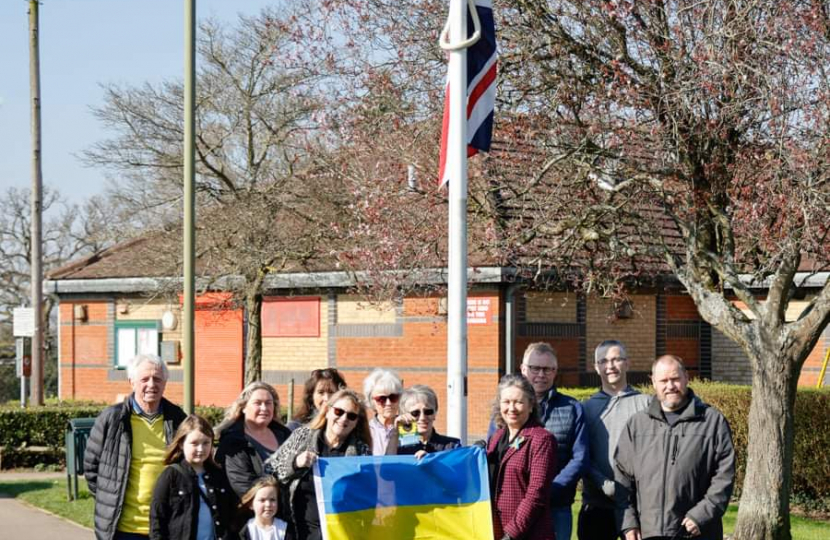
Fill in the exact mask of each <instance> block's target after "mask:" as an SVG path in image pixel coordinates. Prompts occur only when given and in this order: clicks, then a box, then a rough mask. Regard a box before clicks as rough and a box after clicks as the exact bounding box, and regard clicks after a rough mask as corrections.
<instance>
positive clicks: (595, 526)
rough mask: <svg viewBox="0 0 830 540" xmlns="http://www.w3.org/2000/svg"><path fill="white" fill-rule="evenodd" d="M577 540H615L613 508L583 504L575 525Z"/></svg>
mask: <svg viewBox="0 0 830 540" xmlns="http://www.w3.org/2000/svg"><path fill="white" fill-rule="evenodd" d="M576 536H577V538H579V540H617V538H619V536H620V535H619V532H618V531H617V520H616V518H615V516H614V509H613V508H601V507H599V506H591V505H590V504H583V505H582V508H580V509H579V519H578V521H577V525H576Z"/></svg>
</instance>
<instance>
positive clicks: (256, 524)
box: [239, 476, 294, 540]
mask: <svg viewBox="0 0 830 540" xmlns="http://www.w3.org/2000/svg"><path fill="white" fill-rule="evenodd" d="M278 500H279V483H278V482H277V479H276V478H274V477H273V476H265V477H263V478H260V479H259V480H257V481H256V482H255V483H254V485H253V487H252V488H251V489H249V490H248V492H247V493H245V495H244V496H243V497H242V502H241V503H240V505H239V506H240V507H243V508H247V509H248V510H249V511H252V512H253V513H254V517H252V518H251V519H249V520H248V523H247V524H246V525H245V527H243V528H242V530H241V531H240V532H239V537H240V538H241V539H242V540H293V538H294V536H293V534H292V533H291V531H290V530H289V527H288V524H287V523H286V522H285V521H283V520H281V519H279V518H278V517H277V510H278V509H279V508H278V506H279V505H278V502H277V501H278Z"/></svg>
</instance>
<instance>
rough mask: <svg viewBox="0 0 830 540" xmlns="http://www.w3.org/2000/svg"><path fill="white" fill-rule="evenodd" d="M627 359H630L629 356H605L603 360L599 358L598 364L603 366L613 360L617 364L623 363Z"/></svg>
mask: <svg viewBox="0 0 830 540" xmlns="http://www.w3.org/2000/svg"><path fill="white" fill-rule="evenodd" d="M626 360H628V358H621V357H619V356H618V357H616V358H603V359H602V360H597V365H598V366H601V367H602V366H607V365H608V364H609V363H611V362H613V363H615V364H622V363H623V362H625V361H626Z"/></svg>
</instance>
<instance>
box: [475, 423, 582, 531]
mask: <svg viewBox="0 0 830 540" xmlns="http://www.w3.org/2000/svg"><path fill="white" fill-rule="evenodd" d="M505 429H506V428H502V429H499V430H498V431H496V432H495V433H494V434H493V436H492V437H491V438H490V442H489V444H488V445H487V455H488V456H490V455H492V454H494V453H495V452H496V448H497V447H498V444H499V439H501V436H502V434H503V433H504V430H505ZM519 437H522V438H523V439H524V440H523V441H522V442H521V444H519V447H518V449H517V448H515V442H516V441H517V440H518V439H519ZM555 475H556V438H554V436H553V435H551V434H550V433H549V432H548V431H547V430H546V429H545V428H544V427H543V426H542V425H541V424H540V423H539V422H538V421H537V420H533V419H531V420H529V421H528V422H527V423H526V424H525V426H524V427H523V428H522V430H521V431H520V432H519V435H518V436H517V437H516V439H514V443H513V444H511V445H510V446H509V447H508V448H507V451H506V452H505V453H504V457H503V458H502V460H501V464H500V465H499V469H498V472H497V473H496V478H491V479H490V481H491V482H495V486H496V489H495V494H496V500H495V501H493V503H492V504H493V532H494V533H495V538H496V540H499V539H501V538H502V537H503V536H504V533H507V534H509V535H510V537H511V538H521V539H522V540H554V533H553V519H552V518H551V513H550V493H551V486H552V484H553V478H554V476H555ZM566 540H567V539H566Z"/></svg>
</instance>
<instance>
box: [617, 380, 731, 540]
mask: <svg viewBox="0 0 830 540" xmlns="http://www.w3.org/2000/svg"><path fill="white" fill-rule="evenodd" d="M689 398H690V399H691V402H690V403H689V405H688V406H687V407H686V408H685V409H684V410H683V412H682V413H681V415H680V418H679V419H678V421H677V423H676V424H674V426H670V425H669V424H668V422H666V419H665V417H664V415H663V412H662V409H661V407H660V401H659V400H658V399H657V397H656V396H655V397H653V398H652V401H651V403H650V404H649V407H648V409H646V410H643V411H640V412H638V413H637V414H635V415H634V416H632V417H631V418H629V420H628V422H627V423H626V425H625V429H624V430H623V432H622V433H621V434H620V440H619V443H618V444H617V451H616V454H615V456H614V457H615V460H616V466H617V474H616V476H617V481H618V482H620V484H622V486H623V487H624V488H625V489H626V490H627V492H628V501H626V504H625V514H624V516H623V524H622V530H623V532H625V531H626V530H628V529H632V528H637V529H640V532H641V533H642V535H643V538H648V537H650V536H666V537H671V536H673V535H675V534H677V533H678V531H680V523H681V522H682V521H683V518H684V517H686V516H688V517H689V518H691V519H692V521H694V522H695V523H696V524H697V526H698V527H699V528H700V532H701V537H702V538H722V537H723V523H722V517H723V514H724V512H726V507H727V505H728V504H729V497H730V496H731V495H732V487H733V484H734V481H735V449H734V448H733V446H732V432H731V431H730V430H729V424H728V423H727V422H726V419H725V418H724V417H723V415H722V414H721V413H720V412H718V411H717V410H716V409H715V408H714V407H710V406H709V405H707V404H706V403H704V402H702V401H701V400H700V399H699V398H697V397H696V396H695V395H694V393H693V392H692V390H691V389H689Z"/></svg>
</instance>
